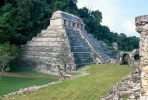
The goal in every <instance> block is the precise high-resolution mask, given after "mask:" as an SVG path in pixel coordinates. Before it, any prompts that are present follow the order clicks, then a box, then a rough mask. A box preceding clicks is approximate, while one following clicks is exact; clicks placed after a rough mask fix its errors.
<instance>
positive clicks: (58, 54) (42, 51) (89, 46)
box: [19, 11, 117, 75]
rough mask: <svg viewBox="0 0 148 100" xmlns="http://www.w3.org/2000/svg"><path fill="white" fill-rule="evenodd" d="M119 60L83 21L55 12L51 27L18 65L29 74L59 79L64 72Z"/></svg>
mask: <svg viewBox="0 0 148 100" xmlns="http://www.w3.org/2000/svg"><path fill="white" fill-rule="evenodd" d="M116 58H117V54H116V50H115V49H114V48H113V47H108V46H107V45H106V44H105V43H104V42H102V41H98V40H97V39H96V38H95V37H94V35H92V34H90V33H87V31H86V30H85V24H84V23H83V20H82V19H81V18H79V17H77V16H75V15H73V14H69V13H66V12H63V11H56V12H54V13H53V15H52V17H51V18H50V26H48V27H47V29H46V30H42V31H41V33H39V34H38V35H37V36H36V37H33V38H32V40H31V41H28V42H27V44H26V45H23V46H22V48H21V52H20V55H19V64H20V66H22V67H24V68H26V69H29V70H33V71H38V72H43V73H48V74H54V75H59V73H60V72H61V71H62V72H71V71H75V70H77V69H79V68H80V67H83V66H85V65H88V64H100V63H106V62H109V61H111V60H114V59H116Z"/></svg>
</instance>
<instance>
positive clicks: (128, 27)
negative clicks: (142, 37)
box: [121, 20, 138, 36]
mask: <svg viewBox="0 0 148 100" xmlns="http://www.w3.org/2000/svg"><path fill="white" fill-rule="evenodd" d="M121 26H122V28H123V30H124V32H125V33H126V34H127V35H128V36H132V35H138V34H135V33H136V31H135V24H133V23H132V21H131V20H126V21H125V22H124V23H123V24H122V25H121Z"/></svg>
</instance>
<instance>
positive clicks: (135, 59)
mask: <svg viewBox="0 0 148 100" xmlns="http://www.w3.org/2000/svg"><path fill="white" fill-rule="evenodd" d="M126 56H128V58H127V59H128V65H131V66H135V65H138V64H139V49H134V50H133V51H131V52H120V53H119V57H118V58H119V63H120V64H124V61H123V60H124V58H125V57H126Z"/></svg>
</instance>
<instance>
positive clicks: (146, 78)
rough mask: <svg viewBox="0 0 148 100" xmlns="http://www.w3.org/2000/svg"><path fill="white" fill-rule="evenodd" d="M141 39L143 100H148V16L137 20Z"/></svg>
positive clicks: (139, 17)
mask: <svg viewBox="0 0 148 100" xmlns="http://www.w3.org/2000/svg"><path fill="white" fill-rule="evenodd" d="M135 23H136V31H137V32H139V33H140V34H141V37H140V71H141V97H140V99H141V100H148V15H144V16H138V17H136V18H135Z"/></svg>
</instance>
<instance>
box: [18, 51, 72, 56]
mask: <svg viewBox="0 0 148 100" xmlns="http://www.w3.org/2000/svg"><path fill="white" fill-rule="evenodd" d="M19 55H21V56H26V55H30V56H41V57H73V53H71V52H62V53H57V52H46V51H45V52H42V51H21V52H20V53H19Z"/></svg>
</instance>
